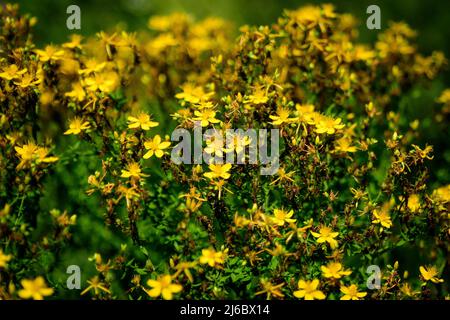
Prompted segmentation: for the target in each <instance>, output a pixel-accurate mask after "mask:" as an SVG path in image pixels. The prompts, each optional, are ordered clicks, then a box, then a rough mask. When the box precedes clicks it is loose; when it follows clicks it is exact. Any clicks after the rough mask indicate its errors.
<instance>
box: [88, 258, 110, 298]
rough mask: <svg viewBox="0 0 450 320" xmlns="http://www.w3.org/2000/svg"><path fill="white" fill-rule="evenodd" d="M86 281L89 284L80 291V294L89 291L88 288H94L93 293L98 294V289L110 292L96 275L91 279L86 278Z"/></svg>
mask: <svg viewBox="0 0 450 320" xmlns="http://www.w3.org/2000/svg"><path fill="white" fill-rule="evenodd" d="M100 259H101V258H100ZM87 283H88V284H89V286H88V287H87V288H86V289H84V290H83V292H81V293H80V295H85V294H86V293H88V292H89V290H92V289H93V290H94V294H95V295H98V294H99V292H100V291H103V292H106V293H111V292H110V291H109V290H108V288H107V287H106V285H105V284H104V283H102V282H101V281H100V279H99V278H98V276H95V277H93V278H92V279H91V280H88V281H87Z"/></svg>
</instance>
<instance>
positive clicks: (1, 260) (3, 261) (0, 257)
mask: <svg viewBox="0 0 450 320" xmlns="http://www.w3.org/2000/svg"><path fill="white" fill-rule="evenodd" d="M11 258H12V256H11V255H10V254H4V253H3V250H2V249H0V268H6V266H7V263H8V261H10V260H11Z"/></svg>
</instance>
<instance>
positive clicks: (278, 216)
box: [272, 209, 297, 226]
mask: <svg viewBox="0 0 450 320" xmlns="http://www.w3.org/2000/svg"><path fill="white" fill-rule="evenodd" d="M293 214H294V210H291V211H289V212H287V211H286V210H284V209H274V210H273V217H272V221H273V223H275V224H277V225H279V226H284V224H285V223H286V222H287V223H291V222H295V221H297V220H296V219H291V217H292V215H293Z"/></svg>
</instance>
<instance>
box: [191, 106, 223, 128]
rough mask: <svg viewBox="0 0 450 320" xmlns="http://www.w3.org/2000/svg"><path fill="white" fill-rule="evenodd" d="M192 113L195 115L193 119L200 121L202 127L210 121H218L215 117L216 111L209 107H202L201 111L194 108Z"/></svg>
mask: <svg viewBox="0 0 450 320" xmlns="http://www.w3.org/2000/svg"><path fill="white" fill-rule="evenodd" d="M194 115H195V116H196V117H195V118H194V120H196V121H201V125H202V127H206V126H207V125H209V124H210V123H219V122H220V120H218V119H216V118H215V117H216V112H215V111H214V110H211V109H203V110H201V111H198V110H195V111H194Z"/></svg>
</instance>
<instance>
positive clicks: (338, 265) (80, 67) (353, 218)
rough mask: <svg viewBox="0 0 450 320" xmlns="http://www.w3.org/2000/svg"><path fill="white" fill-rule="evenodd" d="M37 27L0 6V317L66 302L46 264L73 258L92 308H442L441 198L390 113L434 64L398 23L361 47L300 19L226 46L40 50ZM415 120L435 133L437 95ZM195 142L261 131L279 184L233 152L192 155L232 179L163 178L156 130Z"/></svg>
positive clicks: (135, 41) (207, 145)
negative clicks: (316, 302)
mask: <svg viewBox="0 0 450 320" xmlns="http://www.w3.org/2000/svg"><path fill="white" fill-rule="evenodd" d="M35 23H36V21H35V19H33V18H30V17H29V16H21V15H20V14H19V13H18V7H17V6H15V5H5V6H3V7H0V133H1V134H0V147H1V148H0V172H1V175H0V181H1V184H0V209H1V211H0V280H1V281H0V299H2V298H6V299H15V298H23V299H43V298H45V297H47V296H52V295H54V296H55V297H67V296H68V295H70V294H73V293H68V291H66V290H65V287H64V286H65V284H66V279H65V278H64V277H61V273H62V274H65V267H66V266H61V264H60V262H59V261H60V260H61V259H60V257H62V256H64V254H67V252H69V253H70V252H72V250H76V248H80V247H81V246H83V243H85V244H87V249H88V250H89V255H91V256H90V257H89V259H87V257H86V256H83V254H84V253H80V255H78V257H80V256H82V257H83V259H82V261H79V262H76V261H75V262H74V263H75V264H77V263H80V264H86V263H85V261H86V260H89V261H90V263H89V264H87V265H88V266H89V267H90V269H92V270H93V271H91V272H90V274H89V276H88V278H87V279H86V280H87V283H85V284H83V290H82V291H81V292H80V294H81V296H83V297H86V296H90V297H92V298H95V299H115V298H130V299H142V298H149V299H153V298H162V299H173V298H187V299H236V298H246V299H253V298H255V299H257V298H267V299H272V298H274V299H305V300H311V299H341V300H358V299H410V298H413V299H425V298H445V297H448V289H447V284H446V282H445V281H444V280H445V279H444V278H445V271H444V270H448V265H447V263H448V262H447V261H448V246H449V242H448V240H449V236H450V229H449V217H450V215H449V209H450V184H448V183H449V181H448V180H446V179H448V176H447V177H445V176H444V178H443V179H439V178H436V175H435V171H433V168H431V166H430V163H431V161H433V159H434V155H433V146H432V145H431V144H429V143H427V139H426V138H427V137H426V136H424V133H423V132H422V130H421V129H422V122H421V120H418V119H409V118H408V116H407V115H406V112H405V110H404V105H405V104H406V102H402V101H405V100H403V99H408V97H409V95H410V91H411V88H415V89H414V90H419V91H420V90H423V85H425V84H427V83H429V82H430V81H432V80H433V79H434V78H435V77H436V76H437V74H438V73H439V72H440V71H441V70H442V69H443V67H444V66H445V65H446V63H447V61H446V59H445V57H444V55H443V54H442V53H441V52H433V53H432V54H431V55H429V56H424V55H422V54H421V53H420V52H419V50H418V48H417V45H416V43H415V41H414V38H415V36H416V33H415V31H413V30H412V29H411V28H410V27H409V26H408V25H406V24H405V23H391V24H390V25H389V28H387V29H386V30H383V31H382V32H380V34H379V36H378V40H377V41H376V43H375V44H374V45H368V44H361V43H359V42H358V41H357V34H358V32H357V21H356V19H355V18H354V17H352V16H351V15H348V14H341V13H338V12H337V11H336V10H335V8H334V7H333V6H332V5H322V6H306V7H303V8H300V9H298V10H293V11H286V12H285V13H284V14H283V15H282V17H280V18H279V19H278V21H277V22H276V23H274V24H273V25H271V26H259V27H254V26H243V27H241V28H240V30H239V36H238V38H237V39H236V40H233V34H232V32H231V31H230V26H231V25H230V24H229V23H228V22H226V21H224V20H222V19H219V18H207V19H205V20H202V21H195V20H194V19H193V18H192V17H190V16H188V15H186V14H181V13H175V14H172V15H170V16H155V17H152V18H150V19H149V22H148V26H147V27H148V30H145V31H139V32H136V33H129V32H125V31H123V30H119V29H117V30H115V31H112V32H103V31H102V32H99V33H97V34H96V35H95V36H92V37H89V38H86V39H84V38H83V37H81V36H79V35H75V34H74V35H72V36H71V38H70V40H69V41H68V42H66V43H63V44H61V45H47V46H44V47H43V48H38V47H36V46H35V44H34V43H33V41H32V38H31V28H32V26H33V25H34V24H35ZM429 103H431V104H435V105H436V110H438V111H437V112H436V113H435V114H432V115H431V118H430V119H428V120H429V121H435V122H436V125H439V124H441V125H442V124H444V125H445V124H446V123H448V115H449V106H450V89H447V90H445V91H444V92H442V94H440V95H439V96H437V97H435V101H429ZM196 125H200V126H201V128H202V129H205V130H206V129H212V130H216V131H217V132H224V131H225V130H227V129H231V128H240V129H243V130H244V132H245V130H247V129H278V130H279V132H280V157H279V163H280V168H279V169H278V171H277V172H276V173H275V175H272V176H270V175H268V176H264V175H260V170H259V169H260V168H259V167H260V166H261V164H253V163H252V164H250V163H248V162H249V161H248V160H249V155H248V154H246V153H245V152H244V153H243V151H245V150H246V149H247V147H248V146H249V145H250V144H251V143H252V142H253V141H252V138H251V137H248V136H246V135H245V134H239V133H235V134H234V136H233V139H232V143H231V144H227V146H226V147H225V146H224V142H223V141H221V139H220V138H219V137H217V136H211V137H206V139H205V141H204V142H203V147H204V152H206V153H208V154H210V155H214V157H215V158H216V159H217V158H221V159H224V160H225V159H226V158H229V157H230V156H231V157H235V156H239V155H241V156H242V157H243V158H242V159H239V160H240V161H241V162H244V164H242V165H237V164H231V163H226V164H225V163H224V162H222V163H215V162H209V163H203V164H194V165H188V164H176V163H174V162H171V160H170V155H169V154H170V152H171V150H172V149H173V143H172V142H171V141H170V136H169V135H170V130H171V129H173V128H175V127H176V128H180V129H186V130H192V129H193V128H194V127H195V126H196ZM424 141H425V142H424ZM443 170H445V168H443ZM80 190H81V191H80ZM58 197H62V198H61V199H58ZM48 203H51V204H55V207H56V209H55V207H50V208H49V207H48ZM69 212H70V213H69ZM94 230H96V231H94ZM110 239H115V240H114V241H116V242H115V243H114V244H111V245H109V244H105V243H108V242H109V241H110ZM74 248H75V249H74ZM83 250H84V249H83ZM83 252H85V251H83ZM64 257H66V258H67V256H64ZM105 257H106V258H105ZM80 259H81V258H80ZM62 260H63V261H64V259H62ZM397 260H399V261H400V262H401V263H399V262H397ZM91 263H92V264H93V265H94V267H95V268H93V266H92V265H91ZM371 265H379V266H380V268H381V275H380V277H381V279H380V283H381V287H380V288H379V289H377V290H371V289H372V288H368V287H367V286H366V280H367V277H368V275H367V273H366V269H367V267H368V266H371ZM94 269H95V270H94ZM58 271H59V273H58ZM44 274H51V276H49V277H48V278H47V279H44V278H43V275H44ZM58 275H59V276H58ZM49 284H51V286H49ZM16 287H17V288H18V289H16Z"/></svg>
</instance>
